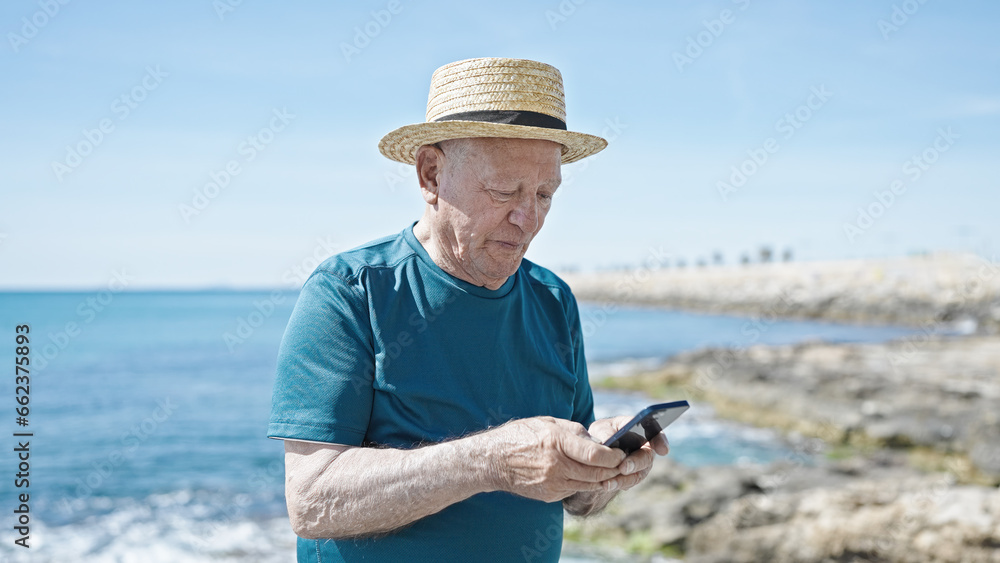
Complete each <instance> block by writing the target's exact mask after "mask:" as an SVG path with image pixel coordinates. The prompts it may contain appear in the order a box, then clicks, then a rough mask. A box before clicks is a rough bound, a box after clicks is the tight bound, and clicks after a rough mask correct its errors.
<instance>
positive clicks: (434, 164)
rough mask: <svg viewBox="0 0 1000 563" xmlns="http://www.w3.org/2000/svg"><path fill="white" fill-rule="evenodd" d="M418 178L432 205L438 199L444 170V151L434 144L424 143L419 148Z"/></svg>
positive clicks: (421, 191)
mask: <svg viewBox="0 0 1000 563" xmlns="http://www.w3.org/2000/svg"><path fill="white" fill-rule="evenodd" d="M416 160H417V180H418V181H419V182H420V193H421V195H423V197H424V201H426V202H427V203H428V204H430V205H434V204H436V203H437V200H438V191H439V189H440V186H441V184H440V179H441V174H442V173H443V172H444V151H442V150H441V149H439V148H438V147H436V146H434V145H424V146H422V147H420V148H418V149H417V154H416Z"/></svg>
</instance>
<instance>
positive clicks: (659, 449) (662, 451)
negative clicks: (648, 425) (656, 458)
mask: <svg viewBox="0 0 1000 563" xmlns="http://www.w3.org/2000/svg"><path fill="white" fill-rule="evenodd" d="M649 445H650V447H651V448H653V451H654V452H656V453H657V454H658V455H667V454H668V453H670V442H669V441H668V440H667V435H666V434H664V433H662V432H660V433H659V434H657V435H656V436H653V439H652V440H650V441H649Z"/></svg>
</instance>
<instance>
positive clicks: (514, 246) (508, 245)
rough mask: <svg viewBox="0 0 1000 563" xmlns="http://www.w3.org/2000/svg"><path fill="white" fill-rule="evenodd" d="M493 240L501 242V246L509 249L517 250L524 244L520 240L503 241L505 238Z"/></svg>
mask: <svg viewBox="0 0 1000 563" xmlns="http://www.w3.org/2000/svg"><path fill="white" fill-rule="evenodd" d="M493 242H495V243H497V244H499V245H500V246H501V247H503V248H506V249H509V250H515V249H518V248H521V246H523V245H522V244H521V243H519V242H507V241H503V240H496V241H493Z"/></svg>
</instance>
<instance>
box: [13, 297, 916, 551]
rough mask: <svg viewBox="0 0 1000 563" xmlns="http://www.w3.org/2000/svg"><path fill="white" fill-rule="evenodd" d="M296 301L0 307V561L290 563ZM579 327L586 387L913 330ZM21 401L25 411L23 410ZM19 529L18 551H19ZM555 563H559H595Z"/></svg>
mask: <svg viewBox="0 0 1000 563" xmlns="http://www.w3.org/2000/svg"><path fill="white" fill-rule="evenodd" d="M296 295H297V294H296V292H294V291H290V290H273V291H230V290H218V291H150V292H138V291H136V292H120V293H115V292H112V291H107V290H105V291H95V292H65V293H60V292H26V293H12V292H6V293H0V321H2V323H0V363H2V365H3V366H5V367H3V372H4V373H5V374H6V375H5V376H4V377H3V380H2V381H3V391H2V393H0V400H2V402H3V403H4V404H2V405H0V413H2V416H0V435H3V436H4V437H3V444H2V449H3V451H4V453H3V454H2V455H0V483H2V485H0V513H2V514H3V517H2V519H0V530H2V531H0V538H2V543H0V560H2V561H9V562H29V561H30V562H32V563H36V562H47V561H53V562H55V561H59V562H63V561H94V562H133V561H134V562H143V563H158V562H170V563H184V562H200V561H252V562H272V561H273V562H289V561H294V560H295V536H294V534H293V533H292V531H291V527H290V525H289V523H288V518H287V513H286V511H285V503H284V497H283V484H284V466H283V461H282V457H283V446H282V443H281V442H280V441H277V440H271V439H267V438H266V437H265V433H266V426H267V419H268V414H269V408H270V397H271V385H272V383H273V379H274V368H275V358H276V354H277V350H278V344H279V342H280V340H281V336H282V333H283V331H284V328H285V324H286V323H287V321H288V318H289V315H290V314H291V310H292V307H293V305H294V302H295V299H296ZM581 319H582V323H583V329H584V335H585V347H586V354H587V359H588V365H589V369H590V373H591V377H592V378H593V379H597V378H600V377H606V376H616V375H624V374H628V373H632V372H634V371H636V370H641V369H648V368H650V367H655V366H656V365H658V364H660V363H662V362H663V361H664V360H665V359H667V358H669V357H670V356H672V355H674V354H677V353H679V352H683V351H688V350H694V349H698V348H701V347H705V346H726V347H731V348H744V347H747V346H750V345H753V344H789V343H797V342H804V341H828V342H881V341H886V340H891V339H896V338H901V337H904V336H907V335H909V334H911V333H912V332H913V331H912V330H911V329H907V328H902V327H891V326H878V327H875V326H857V325H848V324H837V323H827V322H813V321H808V322H807V321H784V320H774V319H766V318H765V319H753V318H746V317H735V316H725V315H704V314H692V313H685V312H679V311H672V310H665V309H656V308H648V307H647V308H642V307H626V306H608V305H599V304H588V303H583V304H581ZM24 325H27V327H28V329H29V331H28V332H27V333H26V334H27V336H28V343H27V346H28V347H29V350H28V352H29V356H28V357H29V358H30V362H31V363H30V365H29V373H28V374H27V375H28V377H29V380H28V382H27V383H28V384H27V385H25V386H26V387H28V389H26V390H24V389H22V390H20V391H18V390H17V389H16V384H15V383H16V381H15V377H16V375H18V374H17V373H15V372H16V370H17V367H16V364H15V361H16V358H17V357H19V356H18V355H17V354H16V350H17V346H19V345H20V344H18V342H17V335H18V334H19V332H18V328H17V327H19V326H24ZM20 333H22V334H23V333H24V331H23V329H21V332H20ZM22 340H23V339H22ZM22 351H23V350H22ZM21 375H24V374H23V372H22V373H21ZM24 382H25V380H21V383H24ZM25 391H27V395H26V396H27V397H28V399H26V401H27V404H26V405H21V404H17V403H16V401H17V397H22V396H25ZM680 398H684V397H655V398H653V397H646V396H642V395H640V394H626V393H617V392H608V391H598V392H596V393H595V403H596V406H595V410H596V411H597V412H596V414H597V416H598V417H603V416H610V415H615V414H633V413H634V412H636V411H638V410H639V409H640V408H641V407H643V406H645V405H647V404H649V403H651V402H660V401H664V400H674V399H680ZM22 400H23V399H22ZM23 406H26V407H27V409H26V410H25V409H22V410H21V411H20V412H18V411H16V410H15V409H16V408H21V407H23ZM21 414H25V416H23V419H24V420H21V421H18V418H19V417H20V416H21ZM21 422H23V423H24V424H23V425H22V424H21ZM15 433H21V434H29V433H30V436H15ZM668 436H669V439H670V443H671V454H670V455H671V456H672V458H673V459H675V460H676V461H678V462H680V463H684V464H687V465H691V466H704V465H717V464H742V463H767V462H770V461H773V460H777V459H781V458H788V457H791V456H801V455H803V454H802V450H801V448H798V447H797V446H796V445H795V443H794V438H790V437H786V436H782V435H780V434H778V433H776V432H774V431H771V430H764V429H758V428H751V427H747V426H743V425H740V424H736V423H733V422H729V421H725V420H720V419H718V418H716V417H715V416H714V414H713V413H712V410H711V409H710V408H709V407H708V406H706V405H700V404H694V405H693V407H692V409H691V410H690V411H689V412H688V413H686V414H685V415H684V416H682V417H681V418H680V419H679V420H678V421H677V422H676V423H674V425H672V426H671V427H670V429H669V432H668ZM24 442H27V447H23V445H24ZM18 450H20V451H18ZM24 450H27V451H24ZM19 455H20V456H22V457H27V459H26V460H21V459H19V457H18V456H19ZM22 461H24V462H25V464H26V466H27V468H26V469H25V466H24V465H20V464H21V463H22ZM19 473H24V475H23V477H20V478H18V477H17V474H19ZM25 481H26V483H25ZM16 483H20V484H21V486H20V487H17V486H15V484H16ZM22 494H27V495H28V502H25V503H22V502H21V499H20V498H19V496H18V495H22ZM22 504H24V505H26V509H21V505H22ZM19 509H20V511H19ZM18 511H19V512H18ZM25 520H26V521H27V524H26V527H27V530H22V531H26V532H27V533H28V539H27V540H26V541H25V542H24V543H27V544H28V545H29V546H30V547H28V548H25V547H22V546H21V545H18V544H16V543H15V540H17V539H18V538H20V537H21V533H20V531H19V530H17V529H16V527H17V526H19V525H20V523H19V522H20V521H25ZM564 549H565V550H566V551H565V552H564V553H565V555H566V557H565V559H564V560H565V561H574V562H584V561H587V562H590V561H598V560H600V559H595V558H594V556H584V555H574V554H573V553H574V547H573V546H572V545H567V547H565V548H564Z"/></svg>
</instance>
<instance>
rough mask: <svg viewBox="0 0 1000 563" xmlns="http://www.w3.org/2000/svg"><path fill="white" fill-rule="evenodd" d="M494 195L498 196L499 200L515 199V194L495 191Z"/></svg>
mask: <svg viewBox="0 0 1000 563" xmlns="http://www.w3.org/2000/svg"><path fill="white" fill-rule="evenodd" d="M493 195H494V196H496V197H497V199H509V198H512V197H514V192H497V191H495V192H493Z"/></svg>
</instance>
